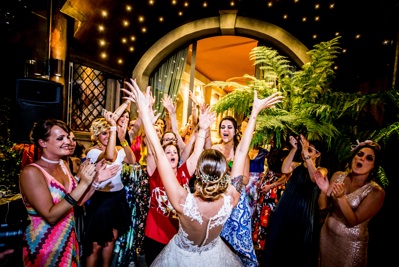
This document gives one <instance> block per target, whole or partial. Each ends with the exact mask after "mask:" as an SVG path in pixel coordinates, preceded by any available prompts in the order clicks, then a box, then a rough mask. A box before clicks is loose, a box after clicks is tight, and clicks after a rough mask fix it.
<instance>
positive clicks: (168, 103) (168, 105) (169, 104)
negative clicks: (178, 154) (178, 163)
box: [162, 94, 186, 151]
mask: <svg viewBox="0 0 399 267" xmlns="http://www.w3.org/2000/svg"><path fill="white" fill-rule="evenodd" d="M162 104H163V106H164V108H165V109H166V110H167V111H168V114H169V118H170V123H171V128H172V132H173V133H174V134H175V135H176V138H177V145H178V146H179V149H180V151H183V150H184V147H185V145H186V144H185V143H184V141H183V138H181V136H180V134H179V130H178V129H177V119H176V107H175V105H174V104H173V101H172V99H171V98H170V96H168V95H167V94H165V95H164V98H163V99H162Z"/></svg>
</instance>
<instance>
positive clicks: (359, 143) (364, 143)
mask: <svg viewBox="0 0 399 267" xmlns="http://www.w3.org/2000/svg"><path fill="white" fill-rule="evenodd" d="M356 143H357V144H356V145H351V151H354V150H356V149H357V148H358V147H362V146H366V145H367V146H371V147H375V148H376V149H377V150H381V147H380V145H379V144H378V143H376V142H374V141H372V140H366V141H363V142H359V140H356Z"/></svg>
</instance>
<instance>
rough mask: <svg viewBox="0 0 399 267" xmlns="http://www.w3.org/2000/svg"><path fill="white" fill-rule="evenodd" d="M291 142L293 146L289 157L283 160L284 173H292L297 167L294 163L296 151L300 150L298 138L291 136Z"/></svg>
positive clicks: (282, 168) (282, 170)
mask: <svg viewBox="0 0 399 267" xmlns="http://www.w3.org/2000/svg"><path fill="white" fill-rule="evenodd" d="M290 144H291V146H292V148H291V150H290V153H288V155H287V157H286V158H285V159H284V161H283V165H282V166H281V172H282V173H291V172H292V171H293V170H294V169H295V167H296V164H293V160H294V157H295V153H296V151H297V150H298V140H296V139H295V137H293V136H290Z"/></svg>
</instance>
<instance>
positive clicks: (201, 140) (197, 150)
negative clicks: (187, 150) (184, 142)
mask: <svg viewBox="0 0 399 267" xmlns="http://www.w3.org/2000/svg"><path fill="white" fill-rule="evenodd" d="M215 121H216V115H215V113H214V112H211V111H210V109H209V108H208V109H206V110H204V112H201V114H200V117H199V124H198V126H199V131H198V133H197V134H196V137H195V139H196V141H195V147H194V151H193V153H191V155H190V157H189V158H188V159H187V169H188V171H189V172H190V176H192V175H193V174H194V172H195V169H196V167H197V162H198V159H199V157H200V155H201V153H202V151H203V150H204V144H205V139H206V132H207V130H208V128H209V127H210V125H211V124H212V123H213V122H215ZM194 135H195V134H193V135H192V136H191V138H192V137H193V136H194ZM191 138H190V139H191Z"/></svg>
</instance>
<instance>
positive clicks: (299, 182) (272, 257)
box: [261, 164, 320, 267]
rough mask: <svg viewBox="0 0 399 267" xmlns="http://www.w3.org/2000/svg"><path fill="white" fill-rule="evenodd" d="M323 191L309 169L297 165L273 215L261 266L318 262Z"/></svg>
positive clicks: (305, 264)
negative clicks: (320, 194) (319, 212)
mask: <svg viewBox="0 0 399 267" xmlns="http://www.w3.org/2000/svg"><path fill="white" fill-rule="evenodd" d="M319 193H320V190H319V188H318V186H317V185H316V183H313V182H312V181H311V179H310V177H309V172H308V169H307V168H306V167H304V166H303V164H302V165H300V166H298V167H297V168H295V170H294V171H293V172H292V176H291V177H290V179H289V180H288V182H287V185H286V188H285V191H284V193H283V195H282V197H281V198H280V201H279V202H278V204H277V207H276V209H275V210H274V212H273V213H272V215H271V217H270V222H269V223H270V224H269V229H268V232H267V236H266V244H265V250H264V253H262V256H261V257H262V263H261V266H267V267H274V266H306V267H312V266H317V261H318V245H319V231H320V226H319V218H318V211H319V208H318V196H319Z"/></svg>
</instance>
